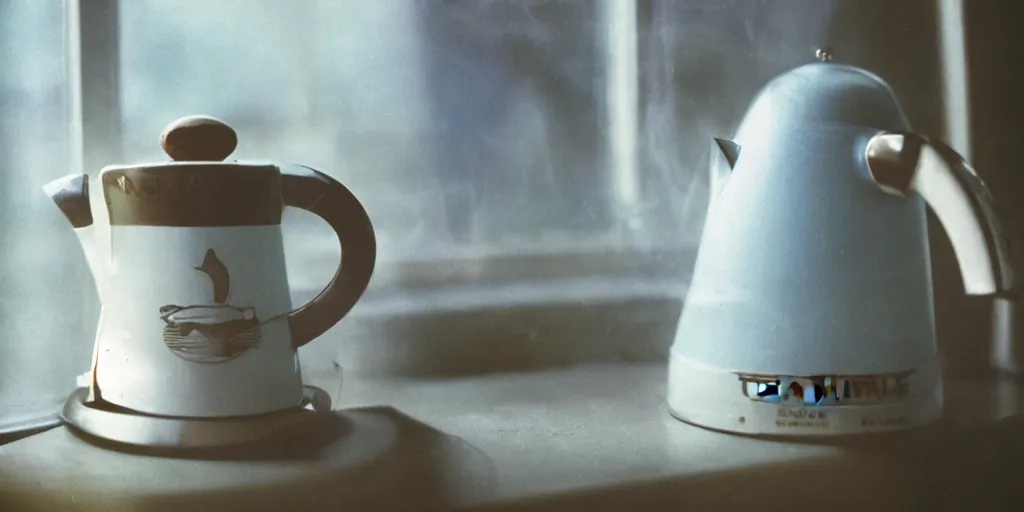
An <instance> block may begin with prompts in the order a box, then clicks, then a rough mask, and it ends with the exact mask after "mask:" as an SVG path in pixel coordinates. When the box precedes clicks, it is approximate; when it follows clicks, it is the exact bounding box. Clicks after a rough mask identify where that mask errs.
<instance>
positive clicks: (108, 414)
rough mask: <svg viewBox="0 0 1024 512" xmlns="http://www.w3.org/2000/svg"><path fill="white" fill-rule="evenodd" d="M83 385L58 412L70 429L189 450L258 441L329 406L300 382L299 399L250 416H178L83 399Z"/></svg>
mask: <svg viewBox="0 0 1024 512" xmlns="http://www.w3.org/2000/svg"><path fill="white" fill-rule="evenodd" d="M88 395H89V388H88V387H79V388H78V389H76V390H75V391H74V392H73V393H71V395H70V396H69V397H68V399H67V401H66V402H65V403H64V409H63V411H62V412H61V418H62V419H63V420H64V422H65V423H66V424H67V425H68V426H70V427H72V428H73V429H75V430H77V431H79V432H82V433H84V434H87V435H88V436H91V437H94V438H97V439H100V440H103V441H108V442H113V443H116V444H121V445H127V446H133V447H146V448H153V449H172V450H193V449H199V450H203V449H215V448H227V447H233V446H241V445H247V444H253V443H257V442H259V441H263V440H265V439H267V438H269V437H271V436H273V435H274V434H277V433H279V432H281V431H282V430H284V429H286V428H289V427H293V426H295V425H297V424H299V423H303V422H305V421H308V420H310V419H312V418H313V417H316V416H317V415H318V414H319V413H321V412H329V411H330V397H329V396H328V395H327V393H326V392H324V391H323V390H321V389H319V388H315V387H313V386H304V393H303V395H304V397H303V401H302V403H301V404H299V405H297V406H295V407H293V408H290V409H286V410H283V411H278V412H273V413H268V414H260V415H254V416H236V417H224V418H182V417H172V416H154V415H150V414H144V413H140V412H137V411H133V410H130V409H125V408H122V407H118V406H116V405H111V404H107V403H101V404H87V403H86V398H87V397H88Z"/></svg>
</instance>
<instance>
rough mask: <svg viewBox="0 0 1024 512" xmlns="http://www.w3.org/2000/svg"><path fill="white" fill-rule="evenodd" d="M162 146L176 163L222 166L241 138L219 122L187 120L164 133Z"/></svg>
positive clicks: (202, 117)
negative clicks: (201, 162) (221, 162)
mask: <svg viewBox="0 0 1024 512" xmlns="http://www.w3.org/2000/svg"><path fill="white" fill-rule="evenodd" d="M160 146H161V147H162V148H163V149H164V152H165V153H167V156H169V157H171V159H172V160H174V161H176V162H197V161H205V162H220V161H223V160H224V159H225V158H227V157H228V156H230V155H231V153H233V152H234V151H235V148H237V147H238V135H237V134H235V130H234V129H232V128H231V127H230V126H228V125H227V123H225V122H224V121H221V120H220V119H217V118H214V117H210V116H201V115H197V116H186V117H182V118H180V119H178V120H176V121H174V122H172V123H171V124H169V125H168V126H167V128H165V129H164V131H163V133H161V134H160Z"/></svg>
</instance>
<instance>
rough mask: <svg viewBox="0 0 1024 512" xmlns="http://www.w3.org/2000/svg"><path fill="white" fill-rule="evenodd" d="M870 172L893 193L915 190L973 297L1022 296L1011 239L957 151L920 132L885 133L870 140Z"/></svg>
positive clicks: (983, 188)
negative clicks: (942, 231)
mask: <svg viewBox="0 0 1024 512" xmlns="http://www.w3.org/2000/svg"><path fill="white" fill-rule="evenodd" d="M866 153H867V154H866V157H867V164H868V170H869V172H870V174H871V177H872V179H873V180H874V181H875V184H876V185H878V187H879V188H880V189H881V190H883V191H885V192H887V193H890V194H894V195H898V196H907V195H909V194H910V192H916V193H917V194H918V195H920V196H921V197H922V198H923V199H924V201H925V202H926V203H927V204H928V206H929V207H931V209H932V211H934V212H935V215H936V217H938V218H939V221H940V222H941V223H942V226H943V229H945V231H946V234H947V235H948V236H949V240H950V242H952V245H953V250H954V251H955V252H956V259H957V262H958V263H959V265H960V273H961V274H962V276H963V284H964V291H965V292H967V293H968V294H970V295H995V296H997V297H1007V298H1009V297H1013V296H1014V295H1016V293H1017V286H1016V279H1015V278H1014V271H1013V270H1014V269H1013V266H1012V263H1011V254H1010V240H1009V237H1008V236H1007V235H1006V233H1005V232H1004V231H1003V227H1002V223H1001V221H1000V219H999V216H998V215H997V214H996V208H995V202H994V201H993V199H992V195H991V193H990V192H989V190H988V187H987V186H986V185H985V183H984V182H983V181H982V180H981V178H980V177H979V176H978V174H977V173H976V172H975V171H974V169H972V168H971V166H970V165H969V164H968V163H967V162H965V161H964V159H963V158H962V157H961V156H960V155H959V154H958V153H957V152H956V151H954V150H953V149H952V148H950V147H949V146H947V145H945V144H943V143H942V142H939V141H935V140H929V139H926V138H925V137H923V136H921V135H917V134H899V133H880V134H878V135H875V136H874V137H873V138H871V140H870V141H869V142H868V147H867V152H866Z"/></svg>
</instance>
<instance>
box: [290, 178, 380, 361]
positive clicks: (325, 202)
mask: <svg viewBox="0 0 1024 512" xmlns="http://www.w3.org/2000/svg"><path fill="white" fill-rule="evenodd" d="M281 189H282V195H283V198H284V203H285V205H287V206H292V207H295V208H301V209H303V210H306V211H308V212H310V213H313V214H315V215H317V216H318V217H320V218H322V219H323V220H325V221H327V224H329V225H330V226H331V228H332V229H334V232H335V233H336V234H337V235H338V241H339V242H340V243H341V247H342V250H341V264H340V265H339V266H338V270H337V271H336V272H335V273H334V278H332V279H331V282H330V283H329V284H328V285H327V287H326V288H324V290H323V291H322V292H320V294H319V295H317V296H316V297H315V298H314V299H313V300H311V301H309V302H307V303H306V304H304V305H303V306H302V307H300V308H298V309H296V310H295V311H292V312H291V313H289V314H288V327H289V329H290V330H291V335H292V346H293V347H294V348H295V349H298V348H299V347H301V346H303V345H305V344H306V343H309V342H310V341H312V340H314V339H316V338H317V337H318V336H320V335H321V334H323V333H325V332H327V330H328V329H330V328H331V327H333V326H334V324H336V323H338V322H339V321H340V320H341V319H342V318H343V317H344V316H345V315H346V314H347V313H348V312H349V310H351V309H352V306H355V304H356V302H357V301H358V300H359V297H361V296H362V295H363V292H364V291H366V287H367V285H369V283H370V277H371V276H372V275H373V267H374V264H375V262H376V257H377V241H376V237H375V235H374V232H373V225H372V224H371V222H370V217H369V215H368V214H367V213H366V210H365V209H364V208H363V205H362V204H361V203H360V202H359V200H358V199H357V198H356V196H355V195H353V194H352V192H350V191H349V189H348V188H346V187H345V186H344V185H342V184H341V183H339V182H338V181H337V180H335V179H333V178H331V177H330V176H328V175H326V174H324V173H322V172H320V171H317V170H316V169H313V168H311V167H306V166H304V165H289V166H285V167H283V168H282V169H281Z"/></svg>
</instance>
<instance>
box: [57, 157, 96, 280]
mask: <svg viewBox="0 0 1024 512" xmlns="http://www.w3.org/2000/svg"><path fill="white" fill-rule="evenodd" d="M43 191H44V192H46V195H48V196H50V199H51V200H52V201H53V202H54V203H55V204H56V205H57V208H60V211H61V213H63V214H64V217H65V218H67V219H68V222H70V223H71V227H72V228H73V229H74V230H75V235H77V236H78V242H79V243H80V244H81V245H82V250H83V251H84V252H85V258H86V260H87V262H88V264H89V271H90V272H91V273H92V276H93V280H94V281H95V282H96V286H97V290H98V289H99V285H100V282H101V276H102V274H101V273H100V272H99V271H100V268H101V267H100V262H101V258H100V256H99V249H98V247H97V242H96V233H95V231H96V230H95V227H94V226H93V215H92V205H91V204H90V200H89V175H88V174H72V175H68V176H64V177H63V178H58V179H56V180H53V181H51V182H50V183H47V184H46V185H44V186H43Z"/></svg>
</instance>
